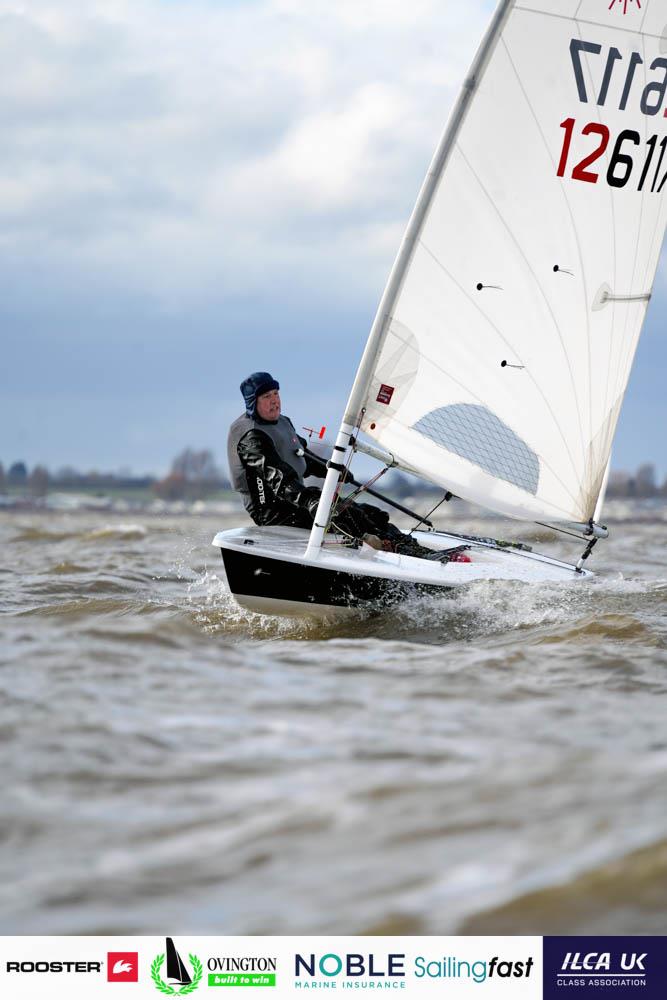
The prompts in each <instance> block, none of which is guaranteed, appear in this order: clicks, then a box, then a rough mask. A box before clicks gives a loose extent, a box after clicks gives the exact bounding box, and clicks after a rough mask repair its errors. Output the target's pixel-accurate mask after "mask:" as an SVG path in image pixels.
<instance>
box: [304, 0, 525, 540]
mask: <svg viewBox="0 0 667 1000" xmlns="http://www.w3.org/2000/svg"><path fill="white" fill-rule="evenodd" d="M514 3H515V0H500V2H499V4H498V7H497V8H496V11H495V13H494V15H493V18H492V19H491V23H490V25H489V27H488V29H487V31H486V34H485V35H484V38H483V39H482V43H481V45H480V47H479V50H478V52H477V55H476V56H475V59H474V61H473V64H472V66H471V68H470V72H469V74H468V76H467V77H466V79H465V81H464V83H463V87H462V88H461V92H460V94H459V97H458V99H457V101H456V104H455V105H454V108H453V109H452V113H451V115H450V118H449V121H448V123H447V127H446V129H445V132H444V134H443V136H442V139H441V140H440V144H439V146H438V148H437V149H436V152H435V155H434V157H433V160H432V162H431V165H430V167H429V170H428V173H427V174H426V177H425V179H424V183H423V184H422V187H421V191H420V192H419V197H418V198H417V202H416V204H415V207H414V209H413V211H412V215H411V217H410V221H409V223H408V227H407V229H406V231H405V236H404V237H403V242H402V244H401V247H400V249H399V252H398V255H397V257H396V260H395V261H394V266H393V267H392V269H391V273H390V275H389V281H388V282H387V285H386V287H385V290H384V293H383V295H382V298H381V300H380V305H379V306H378V310H377V313H376V315H375V319H374V321H373V326H372V327H371V332H370V334H369V337H368V341H367V343H366V348H365V350H364V353H363V355H362V358H361V363H360V365H359V368H358V369H357V374H356V378H355V380H354V383H353V385H352V389H351V391H350V396H349V399H348V401H347V407H346V409H345V414H344V416H343V420H342V422H341V425H340V430H339V431H338V436H337V438H336V444H335V445H334V449H333V452H332V456H331V460H330V462H329V468H328V471H327V475H326V478H325V480H324V486H323V487H322V493H321V496H320V502H319V504H318V507H317V513H316V514H315V521H314V523H313V527H312V529H311V532H310V538H309V540H308V547H307V548H306V558H310V559H315V558H317V555H318V554H319V551H320V549H321V546H322V542H323V540H324V534H325V532H326V529H327V524H328V521H329V515H330V513H331V505H332V502H333V498H334V494H335V492H336V488H337V486H338V481H339V479H340V474H341V472H342V470H343V468H344V467H345V463H346V461H347V459H348V457H349V453H350V448H351V446H352V440H353V436H354V433H355V425H356V424H357V422H358V421H359V418H360V410H361V406H362V404H363V402H364V399H365V398H366V393H367V392H368V386H369V384H370V380H371V378H372V374H373V369H374V366H375V362H376V360H377V357H378V354H379V352H380V349H381V348H382V343H383V341H384V338H385V336H386V333H387V329H388V327H389V323H390V322H391V317H392V311H393V308H394V304H395V302H396V299H397V297H398V294H399V292H400V290H401V286H402V284H403V279H404V277H405V274H406V272H407V269H408V267H409V265H410V261H411V259H412V255H413V253H414V249H415V246H416V244H417V240H418V239H419V234H420V232H421V229H422V226H423V223H424V220H425V218H426V215H427V213H428V210H429V207H430V205H431V201H432V200H433V196H434V194H435V192H436V190H437V187H438V184H439V181H440V177H441V176H442V172H443V170H444V169H445V166H446V165H447V161H448V160H449V157H450V155H451V152H452V149H453V148H454V144H455V143H456V139H457V137H458V134H459V132H460V130H461V126H462V125H463V122H464V121H465V117H466V114H467V112H468V109H469V107H470V104H471V102H472V99H473V97H474V95H475V92H476V90H477V88H478V86H479V83H480V80H481V78H482V76H483V73H484V70H485V68H486V66H487V64H488V62H489V60H490V58H491V56H492V54H493V50H494V49H495V46H496V44H497V41H498V39H499V37H500V34H501V32H502V30H503V27H504V25H505V22H506V21H507V18H508V17H509V14H510V12H511V10H512V8H513V6H514Z"/></svg>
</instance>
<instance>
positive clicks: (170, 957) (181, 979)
mask: <svg viewBox="0 0 667 1000" xmlns="http://www.w3.org/2000/svg"><path fill="white" fill-rule="evenodd" d="M165 958H166V960H167V967H166V979H167V981H166V982H165V980H164V979H163V978H162V974H161V969H162V966H163V964H164V961H165ZM188 960H189V963H190V968H189V969H188V967H187V965H186V963H185V962H184V961H183V959H182V958H181V956H180V955H179V954H178V951H177V950H176V945H175V944H174V942H173V940H172V938H169V937H168V938H167V939H166V950H165V951H163V952H162V953H161V954H160V955H156V957H155V958H154V959H153V962H152V963H151V979H152V980H153V983H154V984H155V988H156V989H157V990H159V991H160V993H164V994H165V995H166V996H171V997H183V996H187V995H188V994H189V993H192V992H193V990H196V989H197V987H198V986H199V984H200V982H201V980H202V976H203V974H204V970H203V966H202V964H201V962H200V961H199V959H198V958H197V956H196V955H192V954H188ZM177 986H180V989H176V987H177Z"/></svg>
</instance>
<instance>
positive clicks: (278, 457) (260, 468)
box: [227, 414, 405, 540]
mask: <svg viewBox="0 0 667 1000" xmlns="http://www.w3.org/2000/svg"><path fill="white" fill-rule="evenodd" d="M306 446H307V443H306V441H305V440H304V438H301V437H299V436H298V434H297V433H296V431H295V429H294V425H293V424H292V421H291V420H290V419H289V417H285V416H280V417H279V418H278V420H277V421H273V422H269V421H266V420H262V419H261V418H260V417H251V416H249V415H248V414H243V415H242V416H241V417H239V418H238V419H237V420H235V421H234V423H233V424H232V426H231V428H230V431H229V437H228V440H227V456H228V460H229V469H230V473H231V477H232V485H233V486H234V488H235V489H236V490H238V491H239V492H240V493H241V495H242V496H243V503H244V505H245V508H246V510H247V511H248V513H249V514H250V516H251V518H252V519H253V521H254V522H255V524H260V525H290V526H292V527H297V528H311V527H312V525H313V521H314V519H315V513H316V511H317V505H318V503H319V499H320V490H319V489H317V487H313V486H306V485H305V484H304V482H303V480H304V478H305V477H307V476H318V477H319V478H322V477H323V476H325V475H326V463H325V462H324V460H322V461H318V460H316V459H313V458H311V457H310V456H309V455H306V454H305V451H306ZM343 505H344V503H343V504H341V506H343ZM332 524H333V527H334V529H337V530H338V531H341V532H343V533H344V534H347V535H351V536H352V537H354V538H363V536H364V535H366V534H371V535H377V536H378V537H379V538H382V539H389V540H392V539H404V538H405V536H404V535H403V533H402V532H401V531H399V529H398V528H396V527H395V525H393V524H391V522H390V521H389V515H388V514H387V513H385V511H383V510H380V509H379V508H377V507H374V506H372V505H371V504H356V503H353V504H350V505H349V506H348V507H346V508H345V509H344V510H342V511H341V512H340V513H339V514H337V515H334V517H333V520H332Z"/></svg>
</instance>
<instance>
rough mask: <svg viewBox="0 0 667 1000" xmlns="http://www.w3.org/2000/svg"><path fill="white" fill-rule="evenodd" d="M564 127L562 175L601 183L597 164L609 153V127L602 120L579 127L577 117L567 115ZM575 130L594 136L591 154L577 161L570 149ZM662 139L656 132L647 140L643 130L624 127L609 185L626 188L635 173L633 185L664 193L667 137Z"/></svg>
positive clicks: (614, 151)
mask: <svg viewBox="0 0 667 1000" xmlns="http://www.w3.org/2000/svg"><path fill="white" fill-rule="evenodd" d="M560 127H561V128H562V129H564V130H565V135H564V137H563V149H562V152H561V155H560V161H559V164H558V170H557V174H558V176H559V177H565V176H566V175H567V176H569V177H572V179H573V180H575V181H586V182H587V183H588V184H597V182H598V180H599V178H600V173H599V169H598V168H597V167H596V163H597V161H598V160H599V159H600V157H601V156H603V155H604V154H605V153H606V152H607V149H608V147H609V144H610V142H611V133H610V131H609V129H608V128H607V126H606V125H603V124H602V122H588V124H587V125H584V126H583V128H581V129H577V122H576V119H575V118H566V119H565V121H564V122H561V123H560ZM575 130H576V131H577V133H580V134H581V135H582V136H586V137H588V136H591V137H594V138H593V145H592V146H589V148H588V150H587V155H586V156H584V157H583V158H582V159H577V160H576V162H573V161H574V159H575V158H572V159H571V157H570V152H571V148H572V139H573V137H574V134H575ZM658 139H659V137H658V136H657V135H652V136H651V137H650V138H649V139H647V140H646V142H643V141H642V137H641V136H640V134H639V132H636V131H635V130H634V129H629V128H627V129H624V130H623V131H622V132H621V133H620V135H619V136H618V138H617V139H616V141H615V142H614V146H613V149H612V153H611V156H610V158H609V164H608V166H607V170H606V180H607V184H609V186H610V187H614V188H624V187H625V186H626V185H627V184H629V183H630V181H631V179H632V178H633V175H634V182H633V185H632V186H633V187H634V186H635V184H636V189H637V191H644V190H645V189H646V190H647V191H649V190H650V191H653V192H656V193H657V194H660V192H661V191H662V189H663V187H664V185H665V182H666V181H667V169H665V172H664V173H662V174H661V171H662V167H663V161H664V159H665V150H666V149H667V136H664V138H663V139H662V140H661V141H660V142H658ZM635 167H636V169H635Z"/></svg>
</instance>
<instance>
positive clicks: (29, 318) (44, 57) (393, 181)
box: [0, 0, 667, 472]
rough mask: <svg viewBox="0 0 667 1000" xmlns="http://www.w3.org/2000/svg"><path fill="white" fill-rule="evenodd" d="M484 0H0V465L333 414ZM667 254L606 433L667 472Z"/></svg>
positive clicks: (137, 458)
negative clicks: (274, 414) (253, 421)
mask: <svg viewBox="0 0 667 1000" xmlns="http://www.w3.org/2000/svg"><path fill="white" fill-rule="evenodd" d="M493 7H494V3H493V0H465V2H463V0H461V2H458V3H451V2H450V3H443V2H442V0H410V2H407V0H335V2H334V3H331V2H330V0H327V2H326V3H325V2H323V0H11V2H5V0H0V127H1V130H2V132H1V134H2V147H1V148H2V156H0V331H1V334H0V336H1V338H2V340H1V343H2V351H1V354H0V461H2V462H4V464H5V466H7V465H8V464H9V463H11V462H12V461H15V460H17V459H24V460H25V461H27V462H28V463H29V464H31V465H32V464H34V463H36V462H44V463H46V464H47V465H48V466H50V467H52V468H57V467H59V466H61V465H64V464H72V465H75V466H78V467H81V468H84V469H89V468H103V469H115V468H119V467H121V466H130V467H131V468H132V469H134V470H135V471H137V472H143V471H153V472H160V471H162V470H164V469H166V467H167V466H168V464H169V462H170V460H171V458H172V457H173V455H174V454H175V453H176V452H177V451H179V450H180V449H181V448H183V447H184V446H185V445H188V444H189V445H192V446H196V447H209V448H212V449H213V451H214V452H215V453H216V455H217V456H218V457H219V458H220V459H221V460H222V459H223V457H224V443H225V438H226V430H227V426H228V424H229V422H230V420H231V419H232V418H233V417H234V416H236V415H237V413H238V412H240V405H239V402H240V395H239V394H238V385H239V382H240V381H241V379H242V378H243V377H244V376H245V375H246V374H247V373H248V372H249V371H252V370H254V369H257V368H266V369H269V370H271V371H273V372H274V373H275V374H276V375H277V376H278V377H279V378H280V380H281V383H282V386H283V397H284V399H285V402H286V409H287V412H289V413H290V414H291V415H292V417H293V419H294V421H295V423H296V424H297V426H300V425H304V424H305V425H308V424H310V425H313V424H317V425H318V426H319V425H320V424H321V423H326V424H329V425H332V430H333V425H334V424H335V422H336V420H337V419H338V418H339V416H340V413H341V409H342V407H343V405H344V402H345V399H346V396H347V392H348V390H349V387H350V384H351V380H352V377H353V374H354V371H355V369H356V365H357V362H358V359H359V356H360V353H361V350H362V347H363V344H364V342H365V338H366V335H367V332H368V329H369V326H370V323H371V320H372V318H373V314H374V311H375V308H376V306H377V302H378V300H379V297H380V294H381V292H382V288H383V285H384V282H385V279H386V276H387V273H388V270H389V267H390V265H391V262H392V260H393V257H394V254H395V252H396V249H397V247H398V243H399V240H400V237H401V234H402V231H403V228H404V226H405V223H406V221H407V218H408V216H409V214H410V211H411V209H412V205H413V203H414V200H415V197H416V194H417V191H418V189H419V186H420V184H421V181H422V178H423V175H424V172H425V169H426V167H427V165H428V162H429V160H430V157H431V155H432V152H433V149H434V147H435V144H436V142H437V140H438V138H439V135H440V132H441V130H442V127H443V125H444V122H445V121H446V118H447V113H448V111H449V108H450V106H451V103H452V100H453V98H454V96H455V94H456V92H457V90H458V86H459V84H460V82H461V79H462V76H463V74H464V73H465V70H466V69H467V67H468V65H469V63H470V61H471V58H472V56H473V54H474V51H475V49H476V46H477V43H478V42H479V39H480V37H481V34H482V31H483V29H484V27H485V25H486V23H487V21H488V18H489V13H490V11H491V10H492V9H493ZM664 274H665V268H664V266H663V269H662V271H661V275H660V277H659V280H658V283H657V288H656V295H655V298H654V301H653V303H652V305H651V311H650V315H649V320H648V323H647V329H646V331H645V336H644V338H643V341H642V344H641V346H640V351H639V354H638V358H637V362H636V366H635V371H634V375H633V380H632V383H631V388H630V390H629V393H628V396H627V399H626V405H625V409H624V411H623V415H622V418H621V425H620V429H619V434H618V438H617V446H616V449H615V465H616V467H623V466H630V467H634V466H636V465H637V463H638V462H639V461H640V460H643V459H652V460H654V461H655V462H656V463H657V464H658V466H659V468H660V469H661V470H662V471H663V472H664V471H667V444H665V442H664V427H665V424H666V418H667V402H666V400H667V393H665V391H664V379H665V370H666V364H665V362H666V360H667V343H666V342H665V338H664V334H663V326H664V322H663V320H664V316H665V313H666V312H667V281H666V280H665V277H664Z"/></svg>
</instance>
